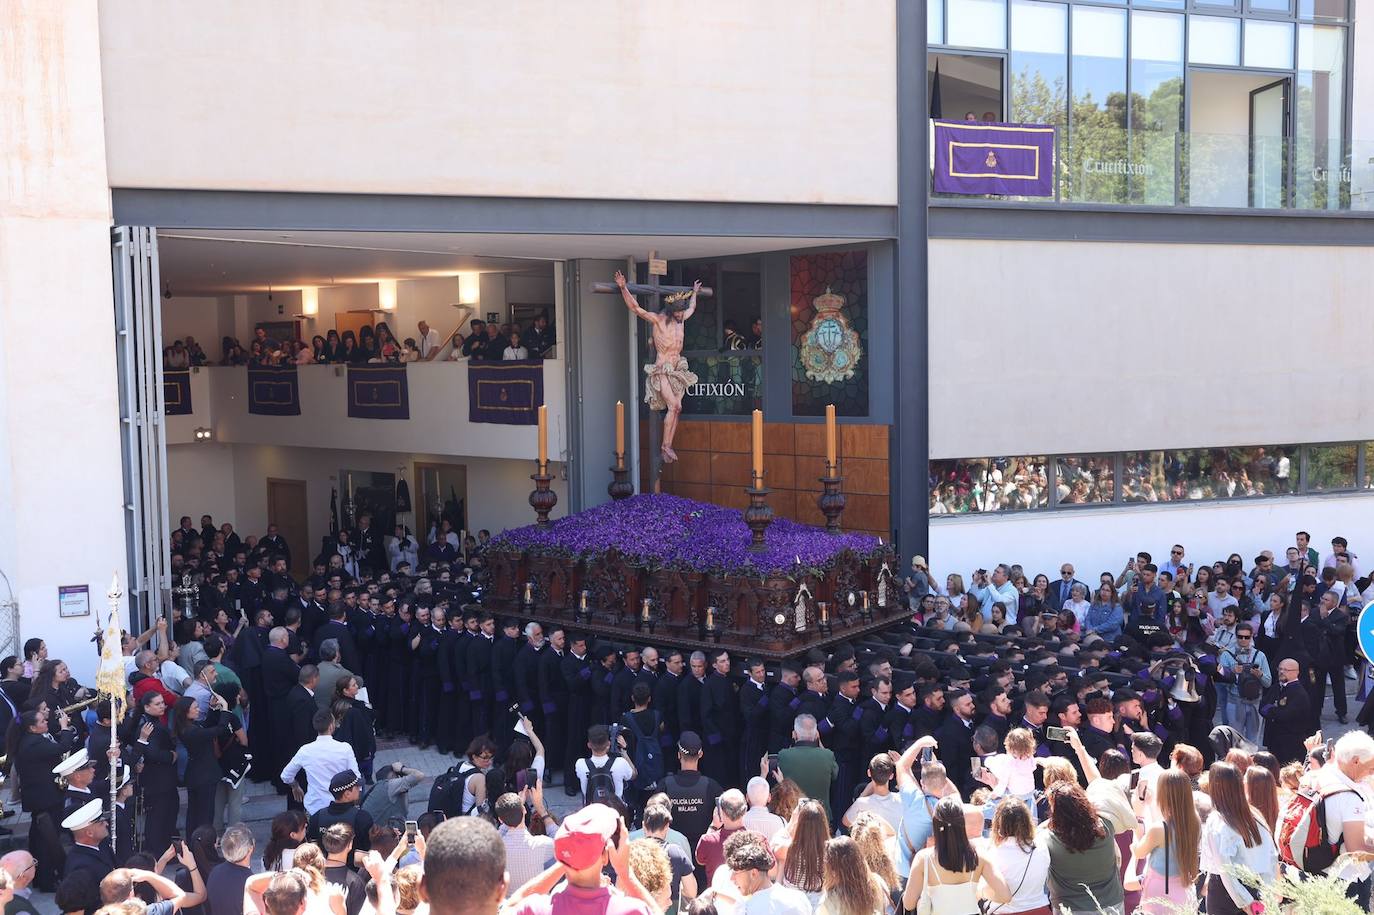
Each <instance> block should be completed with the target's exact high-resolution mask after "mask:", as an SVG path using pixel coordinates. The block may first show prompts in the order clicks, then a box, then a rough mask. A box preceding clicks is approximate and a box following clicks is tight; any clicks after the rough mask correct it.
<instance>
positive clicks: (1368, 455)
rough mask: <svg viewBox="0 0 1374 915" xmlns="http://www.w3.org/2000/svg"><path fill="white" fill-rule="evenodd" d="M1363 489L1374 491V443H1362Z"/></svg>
mask: <svg viewBox="0 0 1374 915" xmlns="http://www.w3.org/2000/svg"><path fill="white" fill-rule="evenodd" d="M1360 485H1361V486H1363V487H1364V488H1365V489H1374V442H1365V443H1364V482H1363V483H1361V484H1360Z"/></svg>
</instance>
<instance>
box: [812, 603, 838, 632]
mask: <svg viewBox="0 0 1374 915" xmlns="http://www.w3.org/2000/svg"><path fill="white" fill-rule="evenodd" d="M816 609H817V610H819V611H820V614H821V618H820V620H818V621H817V623H816V628H817V629H818V630H820V633H821V635H824V636H829V635H830V634H831V633H833V632H834V631H835V627H834V626H832V625H831V624H830V605H829V604H828V603H826V602H825V601H823V600H822V601H817V602H816Z"/></svg>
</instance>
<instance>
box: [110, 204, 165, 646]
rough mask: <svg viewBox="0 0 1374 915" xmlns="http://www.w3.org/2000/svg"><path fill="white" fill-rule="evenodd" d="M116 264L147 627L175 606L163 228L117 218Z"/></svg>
mask: <svg viewBox="0 0 1374 915" xmlns="http://www.w3.org/2000/svg"><path fill="white" fill-rule="evenodd" d="M110 251H111V258H112V262H113V265H114V307H115V331H116V343H115V345H116V350H117V354H116V358H117V361H118V367H119V416H120V440H121V443H122V445H123V448H124V535H125V538H126V539H127V541H128V544H129V550H128V555H129V568H128V572H127V575H126V576H125V590H126V592H127V593H128V596H129V617H130V621H129V622H128V624H127V625H128V626H129V628H130V630H131V631H133V632H142V631H143V630H144V629H146V628H147V627H148V626H149V625H151V624H152V621H153V620H155V619H157V618H159V617H161V616H164V615H166V614H167V613H168V612H169V610H170V606H171V602H170V600H169V598H170V594H169V589H170V588H171V586H172V582H171V579H170V577H169V574H170V573H169V572H168V569H167V566H168V557H169V556H170V554H171V533H172V531H171V524H170V521H169V518H168V514H167V434H166V432H167V429H166V425H165V421H164V415H165V411H166V399H165V396H164V393H163V389H162V307H161V300H160V299H159V297H158V290H159V289H161V284H160V282H159V277H158V262H157V230H156V229H151V228H145V227H142V226H116V227H115V228H114V229H113V230H112V231H111V238H110Z"/></svg>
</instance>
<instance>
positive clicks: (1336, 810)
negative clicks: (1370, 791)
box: [1317, 763, 1369, 880]
mask: <svg viewBox="0 0 1374 915" xmlns="http://www.w3.org/2000/svg"><path fill="white" fill-rule="evenodd" d="M1317 784H1318V785H1319V786H1320V787H1321V790H1322V793H1323V794H1325V793H1327V792H1331V791H1339V790H1344V791H1347V792H1350V791H1353V792H1354V794H1349V793H1346V794H1334V795H1332V796H1330V797H1328V798H1327V799H1326V835H1327V838H1328V839H1330V840H1331V841H1332V842H1334V841H1336V838H1337V837H1338V836H1340V835H1341V833H1342V832H1344V831H1345V824H1346V823H1361V824H1362V823H1364V819H1365V812H1366V811H1367V809H1368V808H1369V798H1368V797H1367V796H1366V793H1365V790H1364V788H1363V786H1361V785H1357V784H1356V783H1355V782H1353V781H1351V780H1350V779H1349V778H1347V777H1346V775H1345V773H1344V772H1342V771H1341V770H1340V767H1338V766H1337V765H1336V764H1335V763H1328V764H1327V765H1325V766H1323V767H1322V770H1321V775H1320V776H1319V777H1318V780H1317ZM1365 840H1366V843H1367V842H1368V840H1369V834H1368V833H1365ZM1338 851H1339V852H1340V853H1341V854H1344V853H1345V852H1347V851H1362V849H1348V848H1346V847H1345V845H1344V843H1342V845H1341V847H1340V849H1338ZM1334 867H1335V865H1332V867H1330V868H1327V869H1326V873H1327V874H1339V876H1341V877H1342V878H1343V879H1345V880H1363V879H1365V878H1366V877H1368V876H1369V865H1368V864H1367V863H1362V864H1353V865H1346V866H1345V867H1343V868H1341V869H1340V870H1339V871H1337V870H1333V869H1332V868H1334Z"/></svg>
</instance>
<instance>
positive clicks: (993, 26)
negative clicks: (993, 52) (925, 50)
mask: <svg viewBox="0 0 1374 915" xmlns="http://www.w3.org/2000/svg"><path fill="white" fill-rule="evenodd" d="M946 16H947V17H948V20H947V21H946V23H945V27H946V29H947V32H948V36H949V39H948V42H947V43H948V44H952V45H955V46H957V47H962V48H1005V47H1006V46H1007V4H1006V0H949V7H948V10H947V12H946Z"/></svg>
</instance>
